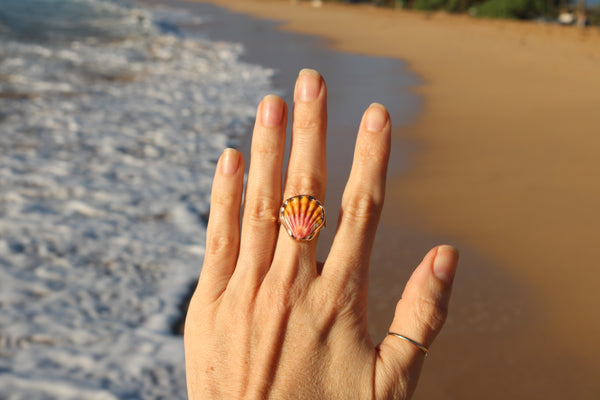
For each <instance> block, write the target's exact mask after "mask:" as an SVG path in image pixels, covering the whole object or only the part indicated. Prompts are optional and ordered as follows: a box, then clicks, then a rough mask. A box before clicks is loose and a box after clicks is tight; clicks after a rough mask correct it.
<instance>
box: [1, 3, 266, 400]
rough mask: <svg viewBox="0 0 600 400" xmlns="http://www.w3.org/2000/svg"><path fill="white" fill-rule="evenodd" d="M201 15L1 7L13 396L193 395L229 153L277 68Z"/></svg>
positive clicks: (4, 242) (4, 295) (5, 389)
mask: <svg viewBox="0 0 600 400" xmlns="http://www.w3.org/2000/svg"><path fill="white" fill-rule="evenodd" d="M204 22H205V21H204V18H203V17H202V16H197V15H193V14H189V13H184V12H181V11H178V10H175V9H169V8H165V7H161V8H156V9H154V10H149V9H144V8H141V7H140V6H135V7H132V6H128V5H127V4H125V3H123V2H119V1H108V0H2V1H1V2H0V310H1V311H0V398H1V399H7V400H8V399H10V400H16V399H27V400H38V399H79V400H85V399H159V398H165V399H179V398H185V397H186V394H185V373H184V363H183V347H182V340H181V337H177V336H174V335H173V334H172V333H171V325H172V324H173V322H174V321H175V319H176V318H177V317H178V316H179V304H180V302H181V299H182V297H183V295H184V292H185V291H186V290H187V289H188V287H189V285H190V284H191V283H192V282H193V281H194V279H195V278H196V277H197V276H198V274H199V272H200V263H201V260H202V258H203V251H204V250H203V241H204V237H205V225H206V218H207V214H208V208H209V193H210V184H211V180H212V174H213V170H214V165H215V162H216V160H217V158H218V156H219V154H220V152H221V151H222V149H223V148H224V147H226V146H228V145H231V144H235V143H236V142H238V141H239V140H240V139H241V138H243V137H244V136H245V135H247V134H248V133H249V132H250V124H251V122H252V118H253V116H254V110H255V106H256V104H257V103H258V101H259V100H260V98H262V97H263V96H264V95H265V94H266V93H267V92H270V91H272V88H271V86H272V85H271V81H272V77H273V75H274V71H272V70H270V69H268V68H264V67H261V66H258V65H253V64H250V63H248V62H244V61H242V60H241V59H240V56H241V54H242V53H243V51H244V48H243V47H242V46H241V45H239V44H234V43H227V42H214V41H209V40H206V39H202V38H199V37H193V38H191V37H189V36H186V34H185V32H184V30H181V29H178V26H186V27H187V28H188V29H187V30H188V31H189V28H190V27H194V26H202V24H203V23H204Z"/></svg>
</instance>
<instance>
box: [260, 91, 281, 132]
mask: <svg viewBox="0 0 600 400" xmlns="http://www.w3.org/2000/svg"><path fill="white" fill-rule="evenodd" d="M261 111H262V113H261V120H262V123H263V125H264V126H267V127H275V126H279V125H281V122H282V119H283V101H282V100H281V99H280V98H279V97H277V96H274V95H268V96H266V97H265V98H264V99H263V103H262V110H261Z"/></svg>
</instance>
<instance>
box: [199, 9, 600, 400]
mask: <svg viewBox="0 0 600 400" xmlns="http://www.w3.org/2000/svg"><path fill="white" fill-rule="evenodd" d="M211 2H212V3H215V4H218V5H222V6H226V7H228V8H230V9H232V10H235V11H239V12H243V13H248V14H251V15H254V16H257V17H261V18H267V19H274V20H281V21H282V27H281V28H282V29H289V30H293V31H298V32H303V33H308V34H316V35H319V36H322V37H323V38H326V39H328V40H329V42H328V43H329V44H330V45H331V46H333V47H334V48H336V49H340V50H345V51H352V52H358V53H362V54H367V55H374V56H386V57H397V58H399V59H403V60H405V61H406V62H408V63H409V65H410V67H411V70H413V71H414V72H416V73H417V74H418V75H419V76H420V77H421V78H422V79H423V81H424V83H423V84H422V85H421V86H419V87H418V88H416V90H417V91H418V93H420V94H422V96H423V97H424V107H423V110H422V113H421V114H420V115H419V116H418V118H417V121H416V122H415V123H414V124H412V125H410V126H408V127H402V128H401V129H397V130H396V137H397V138H398V139H399V140H404V141H405V142H407V143H413V144H414V146H415V148H416V150H415V151H414V152H413V155H412V160H411V164H412V166H411V168H410V169H409V171H408V172H407V173H404V174H402V175H400V176H391V177H390V185H389V189H388V203H387V207H386V210H385V218H384V220H385V221H386V222H385V225H384V227H383V229H382V233H383V234H384V235H383V238H380V239H379V240H378V242H377V244H376V252H375V256H374V261H377V262H379V263H380V266H379V267H377V268H375V269H374V271H375V272H373V273H372V282H371V286H372V288H373V289H374V290H375V292H376V293H378V295H377V297H376V298H373V296H372V304H371V305H370V307H371V308H370V310H371V311H374V312H375V313H380V314H381V315H383V313H389V314H388V315H389V318H391V313H392V312H393V302H394V301H395V299H397V298H398V296H399V292H400V290H401V288H402V286H403V281H402V279H405V276H404V275H405V273H404V272H403V273H397V272H394V271H395V270H396V269H397V265H395V264H394V263H395V262H394V260H395V259H396V258H395V257H396V256H397V254H395V253H397V252H394V251H391V250H390V249H395V248H396V247H395V246H396V244H395V243H396V242H397V241H398V240H401V241H403V242H404V243H413V242H415V243H419V244H418V246H422V245H423V244H422V240H421V239H419V238H421V237H422V236H427V237H432V236H435V237H440V238H443V239H445V240H448V241H451V242H454V243H456V244H458V245H459V247H462V248H463V262H462V264H461V268H462V270H461V272H460V274H459V275H458V277H457V279H458V282H457V286H456V291H455V299H454V303H453V305H452V309H451V317H450V319H449V321H448V325H447V329H446V330H445V331H444V333H443V334H442V335H441V336H440V338H439V340H438V341H437V342H436V344H435V345H434V347H433V349H432V357H430V358H429V359H428V360H427V364H426V366H425V369H424V374H423V376H422V382H421V385H420V387H419V389H418V391H417V393H416V395H415V398H416V399H507V398H512V399H537V398H544V399H563V398H577V399H597V398H600V381H598V379H597V378H598V376H600V362H599V361H598V360H599V359H600V345H598V343H597V338H598V337H600V318H599V317H598V314H599V311H598V310H599V309H600V296H599V295H598V287H599V284H600V273H599V272H598V268H597V267H596V265H595V261H594V260H595V256H594V254H595V250H596V248H597V242H598V238H599V236H600V235H599V234H598V232H597V231H598V227H599V226H600V211H599V208H598V203H599V200H598V199H599V198H600V185H599V184H598V176H599V175H600V174H599V172H600V157H599V155H598V153H599V151H600V110H599V109H598V108H599V105H600V73H599V71H600V32H599V30H598V29H596V28H594V29H592V28H590V29H585V30H579V29H577V28H570V27H561V26H555V25H542V24H537V23H534V22H530V23H525V22H515V21H494V20H475V19H471V18H468V17H465V16H451V15H446V14H441V13H433V14H426V13H415V12H406V11H399V10H390V9H381V8H375V7H372V6H365V5H362V6H358V5H357V6H346V5H340V4H325V5H323V6H322V7H320V8H315V7H312V6H311V5H310V3H309V2H301V3H292V2H288V1H284V0H280V1H276V0H252V1H250V0H213V1H211ZM306 66H309V65H306ZM300 67H304V66H298V68H300ZM326 78H327V77H326ZM433 244H434V243H431V244H430V245H433ZM428 246H429V245H428ZM390 276H391V277H392V278H394V279H398V281H395V280H394V279H391V278H390ZM390 282H392V283H390ZM389 303H392V305H391V306H389ZM386 304H388V305H386ZM384 323H387V321H385V322H384V321H383V320H380V319H379V318H378V317H377V318H374V320H373V328H372V329H373V330H374V331H375V332H381V330H382V329H385V328H381V327H382V326H384Z"/></svg>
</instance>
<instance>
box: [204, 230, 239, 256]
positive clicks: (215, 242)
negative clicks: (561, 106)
mask: <svg viewBox="0 0 600 400" xmlns="http://www.w3.org/2000/svg"><path fill="white" fill-rule="evenodd" d="M236 247H237V239H236V237H235V236H234V235H232V234H219V235H211V236H210V237H209V238H207V240H206V256H207V258H210V257H214V256H220V255H222V254H224V253H227V252H231V251H232V250H233V249H235V248H236Z"/></svg>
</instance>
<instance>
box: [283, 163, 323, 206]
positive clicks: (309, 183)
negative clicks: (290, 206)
mask: <svg viewBox="0 0 600 400" xmlns="http://www.w3.org/2000/svg"><path fill="white" fill-rule="evenodd" d="M290 177H293V180H292V181H290V182H289V183H288V184H287V188H286V189H287V190H286V192H287V193H288V197H291V196H296V195H298V194H308V195H311V196H314V197H316V198H317V199H319V197H320V195H321V193H323V184H322V183H321V180H320V178H319V174H317V173H315V172H314V171H308V170H298V171H294V172H293V173H292V174H291V175H290ZM319 200H321V199H319Z"/></svg>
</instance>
